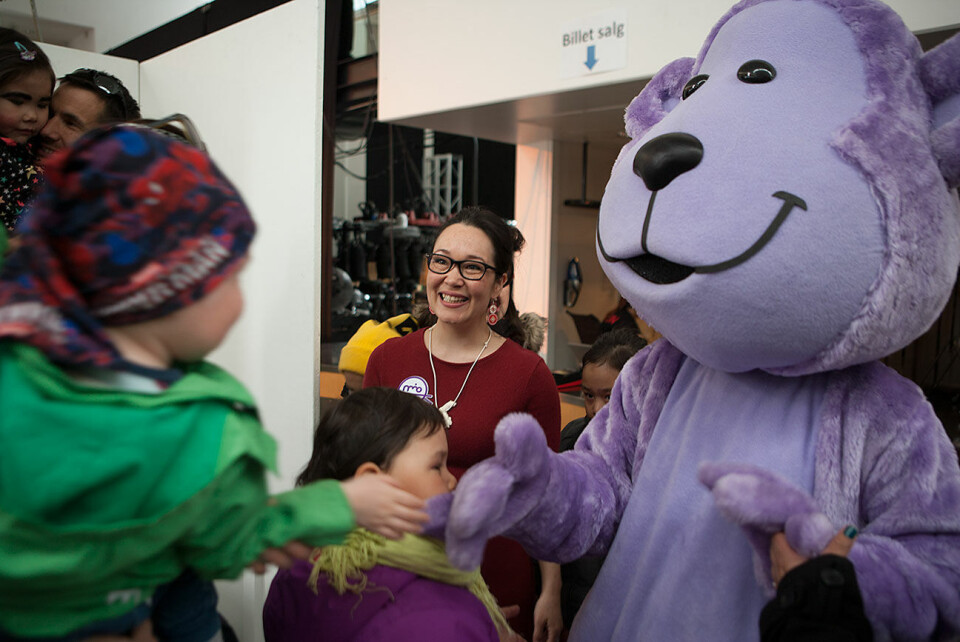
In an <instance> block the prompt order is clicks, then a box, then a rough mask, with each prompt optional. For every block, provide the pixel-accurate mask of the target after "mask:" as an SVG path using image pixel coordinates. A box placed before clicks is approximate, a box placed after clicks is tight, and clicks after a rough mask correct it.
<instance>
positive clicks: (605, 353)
mask: <svg viewBox="0 0 960 642" xmlns="http://www.w3.org/2000/svg"><path fill="white" fill-rule="evenodd" d="M646 344H647V342H646V341H644V340H643V339H641V338H640V336H639V335H638V334H637V330H636V329H635V328H633V329H631V328H629V327H626V328H620V329H619V330H610V331H608V332H604V333H603V334H601V335H600V336H599V337H598V338H597V340H596V341H594V343H593V345H592V346H590V349H589V350H587V351H586V353H585V354H584V355H583V369H582V370H583V374H582V380H581V383H580V394H581V395H582V396H583V409H584V413H585V414H584V416H583V417H581V418H579V419H574V420H573V421H571V422H570V423H568V424H567V425H566V426H564V428H563V431H562V432H561V433H560V451H561V452H563V451H565V450H572V449H573V447H574V446H575V445H576V443H577V440H578V439H579V438H580V435H581V434H583V429H584V428H586V427H587V424H588V423H590V420H591V419H593V418H594V416H595V415H596V414H597V412H599V411H600V409H601V408H603V407H604V406H605V405H607V402H608V401H610V392H611V391H612V390H613V384H614V383H615V382H616V380H617V376H619V374H620V371H621V370H622V369H623V366H624V364H626V363H627V361H629V360H630V357H632V356H633V355H635V354H636V353H637V352H639V351H640V350H641V349H642V348H643V347H644V346H645V345H646ZM603 560H604V558H603V557H583V558H581V559H578V560H574V561H573V562H568V563H567V564H562V565H561V566H560V573H561V578H562V581H563V584H562V589H561V593H560V596H561V600H560V606H561V609H562V611H563V624H564V626H565V627H566V628H567V629H568V630H569V629H570V627H571V626H572V625H573V618H574V617H575V616H576V614H577V611H579V610H580V605H581V604H583V600H584V598H586V597H587V592H588V591H589V590H590V587H592V586H593V583H594V581H596V579H597V574H598V573H599V572H600V567H601V566H602V565H603Z"/></svg>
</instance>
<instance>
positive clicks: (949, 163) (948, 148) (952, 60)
mask: <svg viewBox="0 0 960 642" xmlns="http://www.w3.org/2000/svg"><path fill="white" fill-rule="evenodd" d="M920 80H921V81H922V82H923V87H924V89H926V91H927V94H928V95H929V96H930V103H931V105H932V107H933V124H932V127H931V134H930V144H931V146H932V147H933V154H934V156H935V157H936V159H937V163H938V164H939V165H940V172H941V173H942V174H943V177H944V178H945V179H946V180H947V185H949V186H950V187H951V188H954V187H957V186H958V185H960V34H956V35H954V36H953V37H952V38H950V39H949V40H947V41H945V42H943V43H941V44H940V45H938V46H937V47H935V48H933V49H931V50H930V51H928V52H927V53H926V54H924V56H923V58H921V59H920Z"/></svg>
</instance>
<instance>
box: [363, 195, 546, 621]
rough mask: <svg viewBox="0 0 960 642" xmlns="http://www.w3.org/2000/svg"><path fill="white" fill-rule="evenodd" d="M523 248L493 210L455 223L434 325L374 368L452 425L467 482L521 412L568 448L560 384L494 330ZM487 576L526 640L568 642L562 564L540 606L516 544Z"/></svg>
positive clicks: (500, 547)
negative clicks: (562, 638) (502, 425)
mask: <svg viewBox="0 0 960 642" xmlns="http://www.w3.org/2000/svg"><path fill="white" fill-rule="evenodd" d="M522 247H523V235H522V234H520V232H519V230H517V229H516V228H515V227H512V226H510V225H508V224H507V223H506V221H505V220H504V219H502V218H501V217H499V216H497V215H496V214H494V213H493V212H491V211H490V210H487V209H483V208H477V207H471V208H466V209H464V210H461V211H460V212H459V213H457V214H456V215H454V216H453V217H451V218H450V219H448V220H447V222H446V223H445V224H444V225H443V226H442V227H441V228H440V230H439V234H438V236H437V239H436V241H435V242H434V245H433V251H432V253H431V254H429V255H428V257H427V268H428V271H427V273H426V290H427V302H428V305H429V308H430V310H431V311H432V314H431V320H432V321H433V323H432V324H431V325H430V327H428V328H427V327H423V329H420V330H418V331H416V332H413V333H411V334H408V335H407V336H405V337H401V338H399V339H394V340H391V341H387V342H385V343H384V344H383V345H381V346H380V347H379V348H377V349H376V350H374V351H373V354H372V355H370V360H369V362H368V363H367V372H366V375H365V376H364V381H363V385H364V387H365V388H366V387H370V386H383V387H388V388H397V389H399V390H402V391H404V392H411V393H414V394H417V396H419V397H420V398H422V399H424V400H425V401H427V402H429V403H432V404H434V405H435V406H437V407H439V408H440V409H441V411H443V412H446V414H447V415H448V417H449V419H450V421H451V422H452V424H451V427H450V431H449V442H450V458H449V462H450V463H449V465H450V470H451V472H453V474H454V475H455V476H456V477H457V478H458V479H459V477H460V476H461V475H462V474H463V473H464V472H465V471H466V469H467V468H469V467H470V466H472V465H473V464H475V463H477V462H479V461H481V460H483V459H485V458H487V457H489V456H491V455H493V452H494V442H493V432H494V428H496V425H497V422H499V421H500V419H502V418H503V417H504V416H506V415H507V414H509V413H511V412H527V413H530V414H531V415H533V416H534V417H536V419H537V421H538V422H539V423H540V426H541V427H542V428H543V431H544V433H545V434H546V438H547V443H548V444H549V445H550V447H551V448H553V449H556V448H557V446H558V445H559V442H560V397H559V394H558V393H557V388H556V385H555V384H554V381H553V375H552V374H551V373H550V370H549V369H548V368H547V366H546V364H545V363H544V362H543V359H541V358H540V357H539V356H538V355H537V354H536V353H534V352H531V351H530V350H525V349H524V348H522V347H521V346H520V345H519V344H517V343H515V342H513V341H510V340H508V339H505V338H504V337H502V336H500V335H499V334H497V333H495V332H494V331H493V330H492V327H491V326H492V325H495V324H496V323H497V321H498V320H499V317H498V314H497V311H498V310H497V306H496V305H495V301H496V300H497V299H498V297H500V295H501V293H502V289H503V286H504V285H505V284H507V283H509V282H511V281H512V279H513V275H514V267H513V265H514V255H515V254H516V253H517V252H519V251H520V249H521V248H522ZM491 308H493V309H492V310H491ZM510 314H511V313H510V312H508V316H507V317H505V319H506V321H507V322H508V323H519V319H518V318H517V314H516V309H513V311H512V316H510ZM427 323H430V320H427ZM481 570H482V572H483V576H484V578H486V580H487V582H488V583H489V584H490V589H491V591H493V594H494V595H495V596H496V598H497V601H498V602H499V603H500V604H501V605H503V606H505V607H510V606H513V605H519V606H520V615H519V616H518V617H516V618H514V619H513V620H511V624H512V625H513V628H514V629H515V630H516V631H517V632H518V633H520V634H521V635H523V636H524V637H525V638H526V639H528V640H529V639H536V640H546V639H551V640H555V639H558V638H559V635H560V631H561V630H562V628H563V622H562V615H561V613H560V567H559V565H556V564H546V563H542V564H541V574H542V575H543V578H544V579H543V587H542V590H541V591H540V594H539V598H538V595H537V590H536V579H535V576H534V568H533V564H532V563H531V560H530V558H529V557H528V556H527V554H526V553H525V552H524V550H523V547H521V546H520V545H519V544H517V543H516V542H513V541H511V540H507V539H505V538H495V539H494V540H491V542H490V543H489V544H488V546H487V549H486V553H485V555H484V559H483V565H482V566H481ZM535 625H536V626H535ZM535 628H536V634H535V632H534V629H535Z"/></svg>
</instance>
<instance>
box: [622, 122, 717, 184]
mask: <svg viewBox="0 0 960 642" xmlns="http://www.w3.org/2000/svg"><path fill="white" fill-rule="evenodd" d="M701 158H703V143H701V142H700V141H699V139H697V137H696V136H691V135H690V134H684V133H682V132H674V133H671V134H664V135H662V136H657V137H656V138H654V139H652V140H649V141H647V142H646V143H645V144H644V145H643V146H642V147H641V148H640V149H639V150H637V155H636V156H634V158H633V173H634V174H636V175H637V176H639V177H640V178H642V179H643V184H644V185H646V186H647V189H648V190H650V191H653V192H655V191H657V190H660V189H663V188H664V187H666V186H667V185H669V184H670V181H672V180H673V179H675V178H676V177H677V176H680V174H683V173H684V172H689V171H690V170H691V169H693V168H694V167H696V166H697V165H699V164H700V159H701Z"/></svg>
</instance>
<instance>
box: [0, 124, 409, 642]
mask: <svg viewBox="0 0 960 642" xmlns="http://www.w3.org/2000/svg"><path fill="white" fill-rule="evenodd" d="M47 177H48V181H47V183H46V185H45V186H44V187H43V189H42V190H41V191H40V193H39V194H38V196H37V199H36V201H35V203H34V205H33V207H32V210H31V211H30V212H29V214H28V216H27V217H26V218H25V220H24V222H23V224H22V226H21V239H22V245H21V246H20V247H19V248H18V249H17V250H15V251H14V252H12V253H11V254H10V255H9V257H8V258H7V259H6V262H5V264H4V266H3V269H2V273H0V406H2V408H3V411H2V413H0V640H29V639H33V638H44V639H48V638H52V639H60V640H79V639H82V638H83V637H85V636H88V635H92V634H99V633H121V634H122V633H124V632H126V631H129V630H131V629H132V628H134V627H136V626H138V625H139V624H141V623H142V622H143V621H144V620H145V619H147V618H149V617H151V616H153V618H154V629H155V632H156V634H157V635H158V637H160V638H161V639H170V640H178V642H191V641H192V640H197V641H201V640H216V639H218V638H219V636H220V631H219V626H220V625H219V619H218V618H217V616H216V608H215V607H216V595H215V593H214V592H213V589H212V585H211V584H210V580H212V579H213V578H230V577H235V576H237V575H238V574H239V573H240V572H241V571H242V570H243V569H244V567H246V566H248V565H254V566H255V567H258V568H262V561H263V560H264V559H276V558H279V559H281V560H283V559H286V558H287V554H285V553H284V550H290V549H284V548H283V547H285V546H286V545H287V544H288V543H290V542H292V541H295V540H299V541H302V542H304V543H306V544H308V545H310V546H322V545H326V544H334V543H340V542H341V541H343V539H344V537H345V536H346V534H347V533H349V532H350V531H351V530H352V529H353V528H355V527H357V526H362V527H365V528H367V529H370V530H373V531H376V532H379V533H381V534H383V535H385V536H387V537H394V538H395V537H399V536H400V535H401V534H402V533H404V532H417V531H419V529H420V526H421V524H422V523H423V522H424V521H425V520H426V515H425V513H423V512H422V507H423V503H422V501H421V500H419V499H418V498H416V497H414V496H413V495H411V494H409V493H407V492H405V491H402V490H400V489H399V488H397V487H396V486H395V484H394V483H392V481H391V480H389V479H385V478H382V477H380V476H367V477H365V478H357V479H353V480H348V481H345V482H336V481H323V482H319V483H316V484H310V485H308V486H305V487H303V488H298V489H296V490H293V491H290V492H287V493H282V494H280V495H275V496H269V495H268V493H267V490H266V484H265V480H264V474H265V471H266V470H267V469H273V468H274V465H275V464H274V460H275V454H276V452H275V451H276V446H275V443H274V441H273V439H271V438H270V436H269V435H267V434H266V433H265V432H264V431H263V429H262V428H261V426H260V422H259V420H258V417H257V411H256V407H255V405H254V402H253V400H252V398H251V397H250V394H249V393H248V392H247V391H246V390H245V389H244V388H243V386H242V385H241V384H240V383H239V382H238V381H237V380H236V379H234V378H233V377H231V376H230V375H229V374H228V373H226V372H225V371H223V370H221V369H220V368H218V367H216V366H214V365H212V364H210V363H207V362H204V361H203V358H204V357H205V356H206V355H207V354H208V353H209V352H210V351H212V350H213V349H214V348H216V347H217V345H219V344H220V343H221V342H222V341H223V339H224V337H225V335H226V333H227V331H228V330H229V329H230V327H231V326H232V325H233V324H234V322H235V321H236V320H237V318H238V316H239V315H240V312H241V308H242V296H241V293H240V286H239V284H238V280H237V276H238V273H239V271H240V270H241V269H242V267H243V265H244V263H245V262H246V261H247V252H248V247H249V245H250V242H251V241H252V239H253V236H254V230H255V226H254V223H253V220H252V219H251V217H250V214H249V212H248V211H247V208H246V206H245V205H244V203H243V201H242V200H241V198H240V196H239V194H238V193H237V191H236V189H235V188H234V187H233V186H232V185H231V184H230V182H229V181H228V180H227V179H226V178H225V177H224V176H223V175H222V174H221V173H220V171H219V170H218V169H217V168H216V166H215V165H214V164H213V163H212V161H211V160H210V158H208V157H207V156H206V155H205V154H204V153H203V152H201V151H200V150H198V149H195V148H193V147H191V146H190V145H188V144H186V143H182V142H179V141H176V140H173V139H171V138H168V137H165V136H162V135H160V134H157V133H156V132H154V131H152V130H149V129H147V128H144V127H136V126H119V127H112V128H107V129H103V130H98V131H95V132H92V133H91V134H89V135H87V136H86V137H84V138H83V139H82V140H81V141H79V142H78V143H77V145H76V146H74V147H73V148H72V149H70V150H67V151H66V152H63V153H62V154H60V155H59V156H55V157H52V158H51V159H50V161H49V163H48V165H47ZM265 551H267V553H266V554H265ZM174 580H176V581H175V582H174ZM184 592H186V595H187V597H186V598H185V597H184V595H183V593H184ZM178 593H180V595H178ZM171 605H172V606H171Z"/></svg>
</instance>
